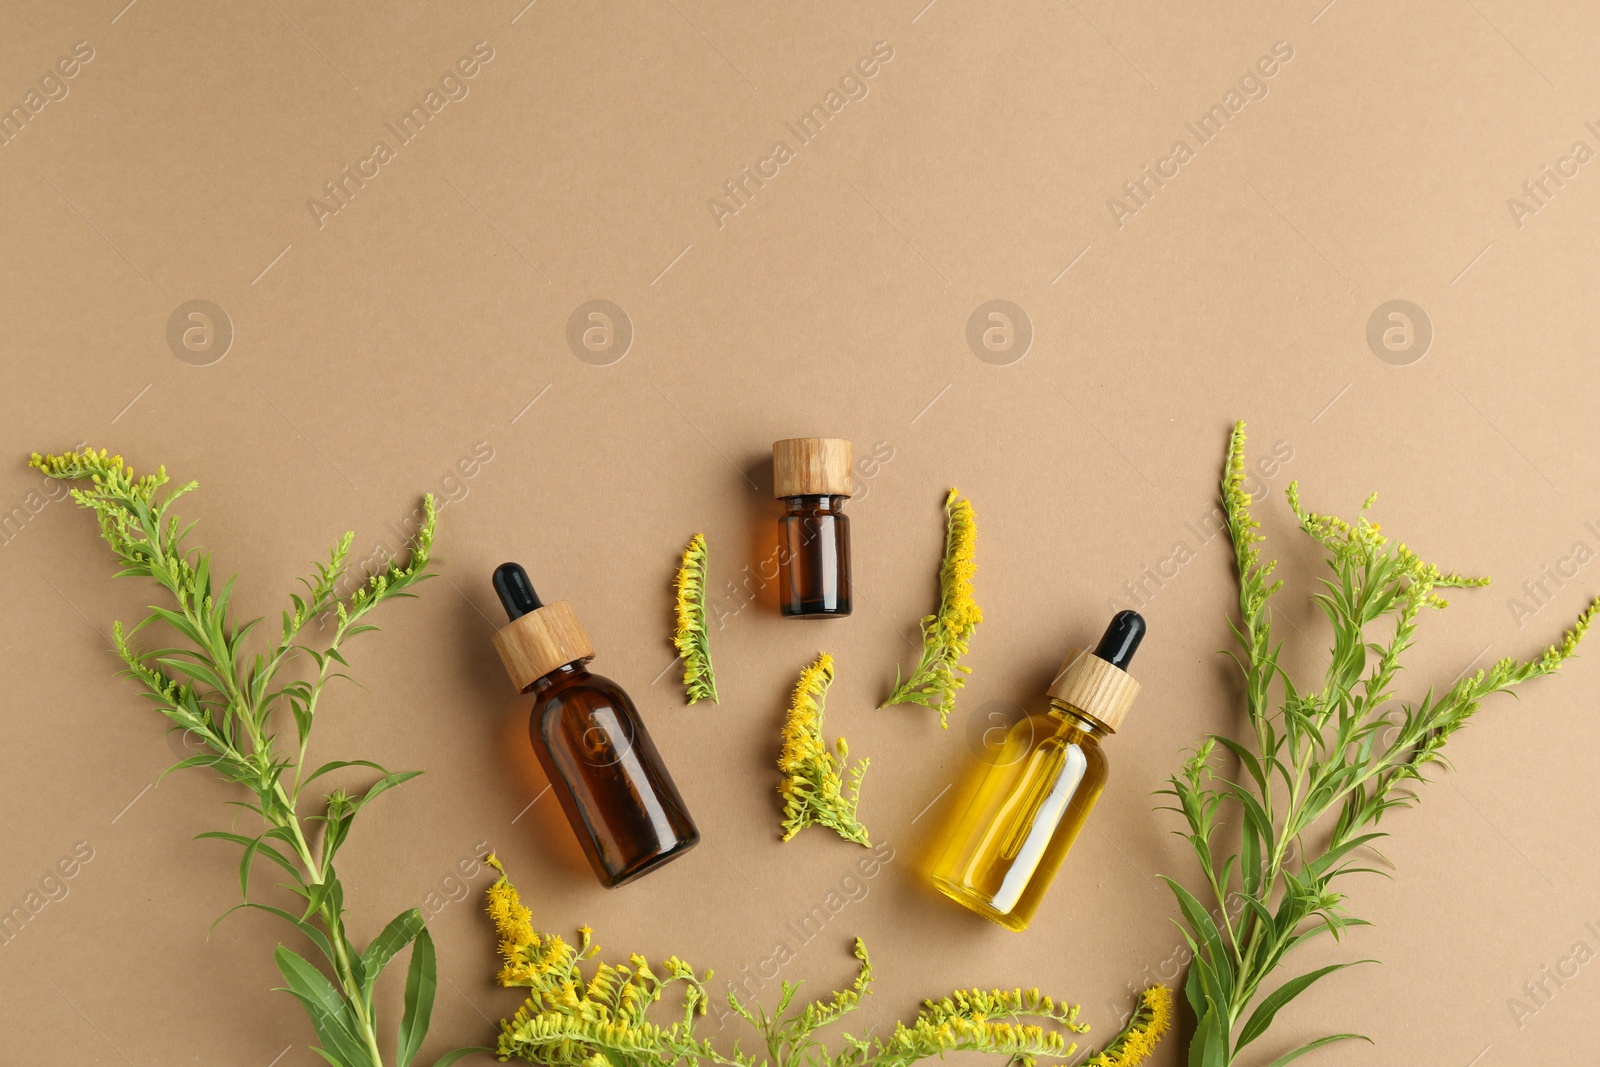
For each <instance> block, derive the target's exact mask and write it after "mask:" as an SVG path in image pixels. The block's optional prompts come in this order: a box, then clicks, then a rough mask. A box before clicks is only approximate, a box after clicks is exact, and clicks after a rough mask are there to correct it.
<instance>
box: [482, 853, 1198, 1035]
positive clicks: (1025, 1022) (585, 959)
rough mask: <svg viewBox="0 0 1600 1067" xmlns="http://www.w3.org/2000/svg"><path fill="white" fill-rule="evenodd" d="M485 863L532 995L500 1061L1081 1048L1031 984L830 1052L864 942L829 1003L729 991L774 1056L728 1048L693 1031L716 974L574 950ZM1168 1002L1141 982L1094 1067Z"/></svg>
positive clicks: (863, 957)
mask: <svg viewBox="0 0 1600 1067" xmlns="http://www.w3.org/2000/svg"><path fill="white" fill-rule="evenodd" d="M489 863H490V864H491V865H493V866H494V867H495V868H496V869H497V870H499V871H500V872H501V877H500V879H499V880H498V881H496V882H495V883H494V885H492V886H490V887H489V894H488V896H489V903H488V911H489V915H490V916H491V917H492V918H493V920H494V924H495V929H496V930H497V932H498V933H499V937H500V958H501V961H502V966H501V969H500V974H499V976H498V981H499V982H500V984H501V985H503V986H507V987H519V988H524V989H527V990H528V995H527V1000H526V1001H524V1002H523V1004H522V1006H521V1007H520V1008H518V1009H517V1012H516V1014H515V1015H513V1016H512V1017H511V1018H509V1019H506V1020H503V1021H502V1022H501V1023H500V1036H499V1041H498V1045H497V1047H496V1049H495V1051H496V1053H497V1054H498V1055H499V1056H500V1058H501V1059H510V1058H512V1057H515V1058H517V1059H521V1060H524V1061H526V1062H528V1063H532V1064H538V1065H540V1067H656V1065H666V1067H673V1065H680V1064H681V1065H694V1064H715V1065H719V1067H910V1065H912V1064H915V1063H917V1062H919V1061H921V1060H925V1059H930V1058H933V1057H939V1058H941V1059H942V1058H943V1057H944V1056H945V1055H946V1054H948V1053H952V1052H976V1053H980V1054H985V1055H990V1056H1003V1057H1005V1059H1006V1062H1007V1064H1008V1065H1016V1067H1031V1065H1033V1064H1034V1063H1036V1062H1037V1061H1038V1060H1039V1059H1041V1058H1048V1059H1057V1060H1067V1059H1069V1058H1070V1057H1072V1056H1073V1055H1074V1054H1076V1052H1077V1045H1076V1044H1075V1043H1074V1042H1073V1041H1072V1040H1071V1038H1072V1037H1074V1036H1077V1035H1080V1034H1083V1033H1085V1032H1087V1031H1088V1029H1089V1027H1088V1026H1087V1025H1086V1024H1084V1023H1082V1022H1079V1021H1078V1008H1077V1007H1075V1006H1072V1005H1067V1004H1059V1003H1057V1002H1056V1001H1054V1000H1052V999H1051V998H1050V997H1047V996H1044V995H1043V994H1041V993H1040V992H1039V991H1038V990H1037V989H1026V990H1024V989H990V990H980V989H966V990H957V991H955V992H953V993H951V994H950V995H949V996H946V997H943V998H942V999H939V1000H928V1001H924V1002H923V1006H922V1010H921V1011H919V1012H918V1013H917V1016H916V1018H915V1019H913V1020H912V1021H911V1023H910V1024H909V1025H907V1024H905V1023H896V1024H895V1028H894V1030H893V1032H891V1033H890V1034H889V1035H888V1036H887V1037H881V1038H879V1037H855V1036H852V1035H850V1034H848V1033H845V1034H841V1035H840V1036H839V1040H838V1045H839V1048H838V1049H837V1050H835V1049H832V1048H830V1047H829V1046H828V1044H827V1043H826V1042H824V1041H823V1040H822V1038H821V1037H819V1036H818V1035H819V1033H820V1032H821V1031H822V1030H823V1029H825V1028H826V1027H828V1026H831V1025H832V1024H834V1023H837V1022H839V1021H840V1020H841V1019H843V1018H844V1017H845V1016H847V1015H849V1014H850V1013H851V1012H853V1011H854V1010H855V1009H856V1008H858V1007H859V1006H860V1005H861V1002H862V1001H863V1000H864V999H866V998H867V997H868V996H870V995H871V993H872V963H871V960H870V959H869V958H868V956H867V949H866V946H865V945H864V944H863V943H862V942H861V941H860V939H857V940H856V942H855V957H856V960H857V961H858V963H859V967H858V970H857V973H856V977H855V979H854V980H853V981H852V982H851V983H850V985H848V986H847V987H845V988H844V989H841V990H838V991H836V992H834V993H833V994H832V995H831V996H828V997H826V998H824V999H821V1000H815V1001H807V1002H801V1003H798V1004H797V1003H796V1001H797V997H798V994H799V992H800V988H801V984H800V983H798V982H789V981H785V982H783V983H782V985H781V987H780V989H779V995H778V1003H777V1006H776V1008H775V1009H774V1010H772V1011H770V1012H769V1011H768V1010H767V1009H766V1008H765V1007H763V1006H761V1005H759V1004H746V1003H745V1002H744V1001H743V1000H741V999H740V998H739V995H738V994H737V993H735V992H731V991H730V992H729V993H728V995H727V1005H728V1009H727V1010H728V1014H730V1015H732V1016H734V1017H737V1018H739V1019H742V1020H743V1021H744V1022H746V1023H748V1024H749V1025H750V1026H751V1027H752V1028H753V1029H754V1030H755V1031H756V1034H757V1036H758V1038H759V1040H758V1041H757V1042H756V1044H757V1045H758V1046H759V1047H761V1048H764V1049H765V1050H766V1056H765V1057H764V1058H758V1057H757V1056H754V1055H751V1054H748V1053H745V1052H742V1051H740V1050H739V1044H738V1043H737V1042H736V1043H735V1044H734V1046H733V1053H732V1055H727V1054H724V1053H723V1052H721V1051H720V1050H718V1049H717V1048H716V1047H715V1046H714V1045H712V1043H711V1042H710V1041H709V1040H705V1039H702V1038H700V1037H698V1036H696V1034H695V1027H696V1025H697V1023H698V1022H699V1020H700V1019H701V1018H703V1017H704V1016H705V1015H706V1014H707V1013H708V1011H709V1009H710V1008H711V1006H712V1005H711V997H710V994H709V993H708V991H707V989H706V985H707V983H709V982H710V981H711V980H712V977H713V975H712V972H711V971H709V970H708V971H706V972H704V973H703V974H702V973H699V972H697V971H696V970H695V968H694V967H693V966H691V965H690V964H688V963H686V962H684V961H683V960H681V959H679V958H678V957H676V956H672V957H669V958H668V959H667V960H666V961H665V962H664V963H662V964H661V965H660V967H659V968H652V967H651V966H650V964H649V963H648V961H646V959H645V958H644V957H643V956H640V955H638V954H633V955H630V956H629V957H628V962H627V963H625V964H611V963H605V962H595V957H596V956H597V955H598V954H599V946H597V945H595V943H594V941H593V932H592V931H591V930H590V929H589V928H588V927H583V928H581V929H580V930H579V932H578V943H577V944H576V945H573V944H569V943H567V942H566V941H564V940H563V939H561V938H559V937H555V936H552V935H550V934H545V933H540V932H538V931H536V930H535V929H534V927H533V922H532V916H531V915H530V914H529V912H528V909H527V908H526V907H524V906H523V904H522V901H521V898H520V897H519V895H518V893H517V889H516V887H515V886H514V885H512V884H511V881H510V880H509V879H508V878H506V877H505V870H504V868H503V867H501V866H500V862H499V860H498V859H496V858H495V857H493V856H491V857H490V858H489ZM591 964H592V967H591ZM674 986H677V987H678V992H679V993H680V994H681V1002H680V1003H679V1004H678V1006H677V1009H676V1010H675V1011H673V1012H672V1013H671V1014H670V1015H667V1018H668V1019H670V1022H664V1023H657V1022H654V1021H652V1020H651V1018H650V1016H651V1014H652V1009H655V1008H656V1006H657V1005H658V1004H659V1003H660V1002H661V1001H662V1000H663V999H665V997H666V994H667V993H668V991H669V989H671V987H674ZM1171 1002H1172V998H1171V994H1170V993H1169V992H1168V990H1167V989H1166V988H1165V987H1162V986H1153V987H1151V988H1150V989H1147V990H1145V991H1144V993H1143V994H1141V995H1140V998H1139V1002H1138V1005H1137V1006H1136V1008H1135V1010H1134V1013H1133V1015H1132V1017H1131V1018H1130V1019H1129V1021H1128V1024H1127V1026H1126V1027H1124V1029H1123V1030H1122V1032H1121V1033H1119V1034H1118V1035H1117V1036H1116V1037H1115V1038H1113V1039H1112V1041H1111V1042H1110V1043H1109V1044H1108V1045H1107V1046H1106V1048H1105V1049H1104V1050H1103V1051H1101V1052H1100V1053H1098V1054H1096V1055H1094V1056H1091V1057H1090V1058H1089V1059H1088V1060H1086V1061H1084V1062H1085V1063H1086V1064H1087V1065H1088V1067H1136V1065H1137V1064H1139V1063H1141V1062H1142V1061H1143V1060H1144V1059H1145V1058H1146V1057H1147V1056H1148V1055H1149V1054H1150V1051H1151V1050H1152V1049H1153V1048H1154V1047H1155V1044H1156V1042H1157V1041H1158V1040H1159V1039H1160V1037H1161V1034H1162V1033H1163V1032H1164V1031H1165V1030H1166V1029H1167V1027H1168V1025H1169V1021H1170V1018H1171ZM663 1014H665V1011H664V1010H663ZM727 1017H728V1016H727V1015H724V1016H722V1020H723V1021H726V1019H727Z"/></svg>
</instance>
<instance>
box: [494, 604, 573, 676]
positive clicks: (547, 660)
mask: <svg viewBox="0 0 1600 1067" xmlns="http://www.w3.org/2000/svg"><path fill="white" fill-rule="evenodd" d="M494 647H495V651H497V652H499V653H500V662H501V663H504V664H505V665H506V673H507V674H509V675H511V682H512V684H513V685H515V686H516V687H517V691H518V692H519V693H526V692H527V691H528V689H529V687H530V686H532V685H533V683H534V682H537V681H538V680H539V679H540V678H543V677H544V676H545V675H547V674H549V673H550V672H551V671H553V670H555V669H556V668H557V667H564V666H566V665H567V664H568V663H574V662H579V661H581V662H585V663H586V662H588V661H589V660H592V659H594V646H593V645H591V644H590V643H589V637H588V635H587V634H585V633H584V632H583V627H582V626H579V625H578V616H577V614H576V613H574V612H573V610H572V605H571V604H569V603H567V602H566V601H565V600H558V601H556V602H555V603H554V604H546V605H545V606H544V607H542V608H537V609H535V610H533V611H530V612H528V613H527V614H526V615H523V616H520V617H519V618H515V619H512V620H511V621H510V622H508V623H506V624H505V625H504V626H502V627H501V628H500V629H499V630H498V631H497V632H496V633H495V635H494Z"/></svg>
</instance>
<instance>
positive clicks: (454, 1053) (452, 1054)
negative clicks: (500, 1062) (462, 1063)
mask: <svg viewBox="0 0 1600 1067" xmlns="http://www.w3.org/2000/svg"><path fill="white" fill-rule="evenodd" d="M474 1052H486V1053H488V1054H489V1055H491V1056H493V1055H494V1054H495V1050H494V1049H492V1048H484V1047H483V1046H482V1045H474V1046H473V1047H472V1048H458V1049H453V1050H451V1051H449V1052H446V1053H445V1054H444V1055H443V1056H440V1057H439V1058H438V1059H436V1060H434V1061H433V1067H450V1065H451V1064H452V1063H454V1062H456V1061H457V1060H459V1059H460V1058H461V1057H463V1056H470V1055H472V1054H473V1053H474Z"/></svg>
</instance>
